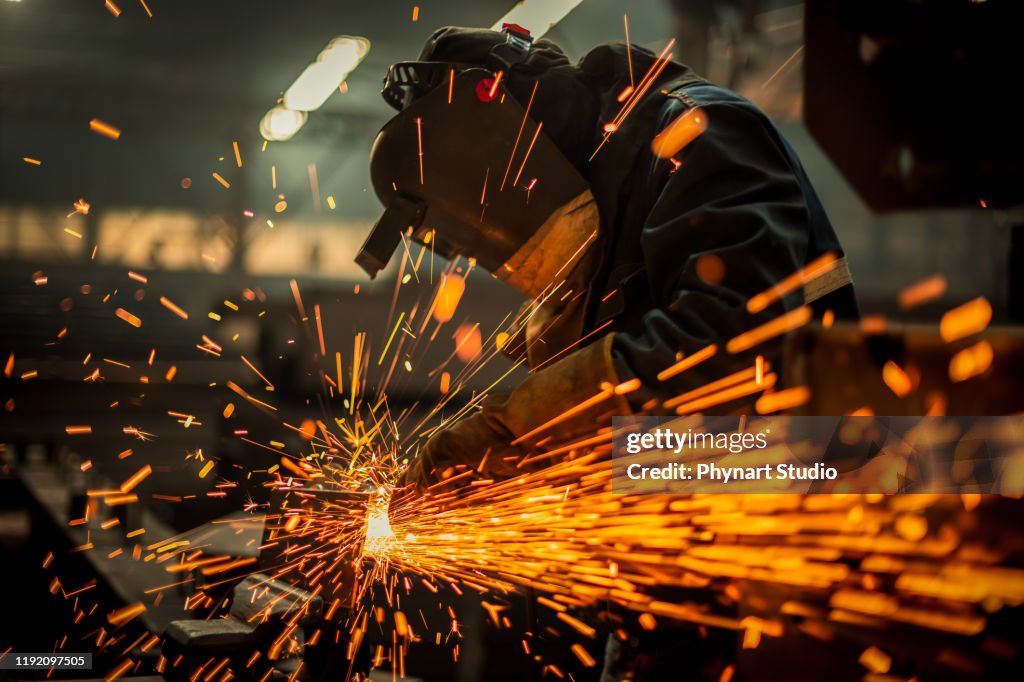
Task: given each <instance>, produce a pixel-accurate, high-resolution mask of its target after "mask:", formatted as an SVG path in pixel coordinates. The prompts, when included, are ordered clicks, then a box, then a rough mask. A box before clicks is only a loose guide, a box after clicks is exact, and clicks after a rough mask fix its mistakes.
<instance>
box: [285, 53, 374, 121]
mask: <svg viewBox="0 0 1024 682" xmlns="http://www.w3.org/2000/svg"><path fill="white" fill-rule="evenodd" d="M369 51H370V41H369V40H367V39H366V38H357V37H353V36H339V37H337V38H335V39H334V40H332V41H331V42H330V43H328V45H327V47H325V48H324V50H323V52H321V53H320V55H319V56H318V57H317V58H316V61H315V62H313V63H312V64H310V65H309V66H307V67H306V70H305V71H303V72H302V73H301V74H300V75H299V77H298V78H296V79H295V82H294V83H292V86H291V87H290V88H288V89H287V90H286V91H285V93H284V105H285V106H286V107H287V108H289V109H292V110H294V111H313V110H314V109H319V108H320V107H321V106H322V105H323V103H324V102H326V101H327V98H328V97H330V96H331V93H333V92H334V91H335V90H336V89H337V88H338V86H339V85H341V84H342V82H344V80H345V79H346V78H348V76H349V74H350V73H352V71H353V70H354V69H355V68H356V67H357V66H359V63H360V62H361V61H363V58H364V57H366V53H367V52H369Z"/></svg>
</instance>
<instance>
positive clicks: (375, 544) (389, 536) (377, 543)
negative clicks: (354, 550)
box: [363, 496, 395, 556]
mask: <svg viewBox="0 0 1024 682" xmlns="http://www.w3.org/2000/svg"><path fill="white" fill-rule="evenodd" d="M389 501H390V499H389V498H388V497H384V496H381V497H379V498H378V502H377V503H375V504H373V505H371V507H370V513H369V515H368V516H367V519H366V542H365V543H364V544H363V553H364V554H366V555H368V556H383V555H385V554H387V552H388V550H389V549H390V548H391V545H392V544H393V543H394V541H395V531H393V530H391V519H389V518H388V502H389Z"/></svg>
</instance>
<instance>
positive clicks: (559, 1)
mask: <svg viewBox="0 0 1024 682" xmlns="http://www.w3.org/2000/svg"><path fill="white" fill-rule="evenodd" d="M582 2H583V0H522V1H521V2H519V3H518V4H516V5H515V6H514V7H513V8H512V9H510V10H509V11H508V13H506V14H505V16H503V17H502V18H501V19H498V21H497V22H495V24H494V26H492V27H491V29H492V30H495V31H500V30H501V25H502V24H518V25H519V26H522V27H523V28H525V29H527V30H528V31H530V33H531V35H533V37H534V39H537V38H540V37H541V36H543V35H544V34H545V33H547V32H548V31H550V30H551V27H552V26H554V25H555V24H557V23H558V22H560V21H561V20H562V19H564V18H565V17H566V16H568V14H569V12H571V11H573V10H574V9H576V7H577V5H579V4H580V3H582Z"/></svg>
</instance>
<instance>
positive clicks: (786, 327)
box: [725, 306, 812, 355]
mask: <svg viewBox="0 0 1024 682" xmlns="http://www.w3.org/2000/svg"><path fill="white" fill-rule="evenodd" d="M811 316H812V311H811V308H810V306H802V307H800V308H797V309H796V310H791V311H790V312H788V313H785V314H784V315H780V316H779V317H777V318H775V319H774V320H771V321H770V322H765V323H764V324H762V325H761V326H759V327H755V328H754V329H751V330H749V331H746V332H743V333H742V334H740V335H738V336H736V337H734V338H732V339H730V340H729V342H728V343H727V344H725V349H726V350H727V351H729V352H730V353H732V354H734V355H735V354H736V353H742V352H743V351H745V350H750V349H751V348H754V347H755V346H757V345H759V344H761V343H764V342H765V341H768V340H769V339H773V338H775V337H776V336H779V335H780V334H785V333H786V332H789V331H792V330H794V329H797V328H799V327H802V326H803V325H805V324H807V322H809V321H810V319H811Z"/></svg>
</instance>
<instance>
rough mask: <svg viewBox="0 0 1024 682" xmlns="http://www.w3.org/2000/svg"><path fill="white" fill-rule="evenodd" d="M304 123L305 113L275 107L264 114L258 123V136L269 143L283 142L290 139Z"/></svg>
mask: <svg viewBox="0 0 1024 682" xmlns="http://www.w3.org/2000/svg"><path fill="white" fill-rule="evenodd" d="M305 122H306V112H305V111H295V110H293V109H288V108H287V107H282V106H277V107H274V108H273V109H271V110H270V111H268V112H267V113H266V114H264V116H263V119H262V120H261V121H260V135H262V136H263V139H265V140H270V141H271V142H284V141H286V140H290V139H292V136H293V135H294V134H295V133H297V132H299V128H301V127H302V125H303V124H304V123H305Z"/></svg>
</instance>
